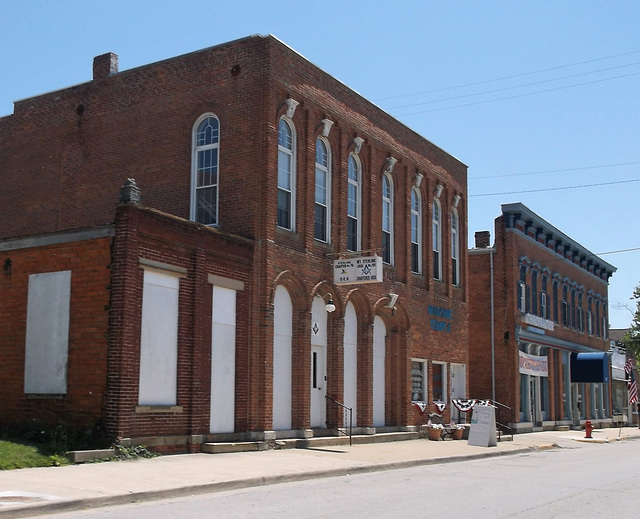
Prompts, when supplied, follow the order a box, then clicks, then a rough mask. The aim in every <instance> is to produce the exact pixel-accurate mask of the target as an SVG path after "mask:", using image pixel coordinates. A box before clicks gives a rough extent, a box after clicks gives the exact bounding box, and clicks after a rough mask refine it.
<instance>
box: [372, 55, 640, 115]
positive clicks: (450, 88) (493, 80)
mask: <svg viewBox="0 0 640 519" xmlns="http://www.w3.org/2000/svg"><path fill="white" fill-rule="evenodd" d="M638 53H640V50H634V51H631V52H625V53H623V54H614V55H613V56H605V57H603V58H595V59H590V60H586V61H578V62H577V63H569V64H567V65H558V66H556V67H550V68H544V69H540V70H534V71H532V72H524V73H521V74H514V75H511V76H503V77H499V78H495V79H485V80H483V81H476V82H474V83H465V84H462V85H455V86H450V87H443V88H436V89H434V90H427V91H424V92H416V93H413V94H402V95H397V96H390V97H382V98H379V99H376V100H375V102H376V103H377V102H379V101H387V100H389V99H401V98H403V97H413V96H419V95H425V94H432V93H435V92H444V91H446V90H454V89H457V88H466V87H470V86H476V85H484V84H486V83H495V82H496V81H503V80H505V79H514V78H518V77H524V76H532V75H534V74H541V73H542V72H550V71H552V70H560V69H563V68H569V67H576V66H578V65H586V64H587V63H595V62H596V61H605V60H608V59H613V58H620V57H622V56H629V55H631V54H638Z"/></svg>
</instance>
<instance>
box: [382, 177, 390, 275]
mask: <svg viewBox="0 0 640 519" xmlns="http://www.w3.org/2000/svg"><path fill="white" fill-rule="evenodd" d="M382 261H384V262H385V263H389V264H393V180H392V179H391V177H390V176H389V175H387V174H386V173H385V174H384V175H382Z"/></svg>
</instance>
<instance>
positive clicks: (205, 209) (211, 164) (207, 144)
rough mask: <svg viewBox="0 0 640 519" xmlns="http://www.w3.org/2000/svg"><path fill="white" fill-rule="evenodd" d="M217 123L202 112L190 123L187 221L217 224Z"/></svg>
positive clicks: (215, 118) (216, 119)
mask: <svg viewBox="0 0 640 519" xmlns="http://www.w3.org/2000/svg"><path fill="white" fill-rule="evenodd" d="M219 150H220V122H219V121H218V118H217V117H216V116H215V115H213V114H207V115H203V116H202V117H201V118H200V119H198V121H197V122H196V124H195V125H194V131H193V159H192V175H191V220H193V221H195V222H198V223H202V224H205V225H217V224H218V185H219V184H218V180H219V179H218V164H219Z"/></svg>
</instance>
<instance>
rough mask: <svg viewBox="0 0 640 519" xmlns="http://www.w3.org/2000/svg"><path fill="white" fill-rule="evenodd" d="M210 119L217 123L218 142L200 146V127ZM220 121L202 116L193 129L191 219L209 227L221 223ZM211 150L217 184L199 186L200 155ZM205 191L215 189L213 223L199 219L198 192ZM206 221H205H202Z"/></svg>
mask: <svg viewBox="0 0 640 519" xmlns="http://www.w3.org/2000/svg"><path fill="white" fill-rule="evenodd" d="M209 119H214V120H215V121H216V123H217V126H218V128H217V140H216V142H211V143H206V144H201V145H199V144H198V142H199V135H200V134H201V131H200V127H201V126H202V125H203V124H204V123H205V122H206V121H207V120H209ZM220 134H221V128H220V119H218V116H217V115H215V114H214V113H210V112H208V113H205V114H202V115H201V116H200V117H198V119H197V120H196V122H195V124H194V125H193V129H192V137H191V148H192V153H191V207H190V210H189V219H190V220H191V221H193V222H198V223H201V224H203V225H208V226H218V225H219V222H220V137H221V135H220ZM211 150H216V164H215V166H213V167H215V179H216V181H215V183H211V184H207V185H202V186H199V185H198V180H199V179H198V177H199V172H200V168H199V158H200V153H206V152H209V151H211ZM205 189H215V210H214V216H213V220H214V221H213V222H207V221H200V220H201V219H200V218H198V191H199V190H201V191H204V190H205ZM202 220H204V219H202Z"/></svg>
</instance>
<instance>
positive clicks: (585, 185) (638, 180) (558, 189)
mask: <svg viewBox="0 0 640 519" xmlns="http://www.w3.org/2000/svg"><path fill="white" fill-rule="evenodd" d="M631 182H640V178H636V179H631V180H618V181H615V182H602V183H600V184H584V185H581V186H566V187H548V188H543V189H530V190H526V191H507V192H503V193H477V194H469V195H468V196H469V198H471V197H472V196H500V195H519V194H523V193H543V192H546V191H563V190H567V189H580V188H585V187H600V186H611V185H615V184H628V183H631Z"/></svg>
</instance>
